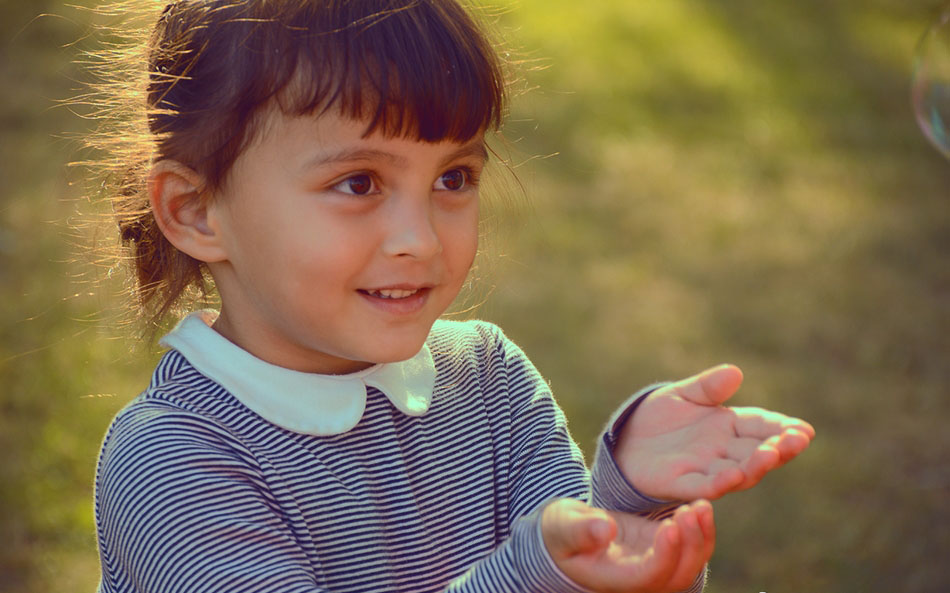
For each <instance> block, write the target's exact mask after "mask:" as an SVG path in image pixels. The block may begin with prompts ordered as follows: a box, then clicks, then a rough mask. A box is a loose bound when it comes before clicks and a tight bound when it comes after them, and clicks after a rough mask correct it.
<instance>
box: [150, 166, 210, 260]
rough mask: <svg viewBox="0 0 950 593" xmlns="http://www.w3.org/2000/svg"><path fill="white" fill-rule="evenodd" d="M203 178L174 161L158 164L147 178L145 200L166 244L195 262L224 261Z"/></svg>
mask: <svg viewBox="0 0 950 593" xmlns="http://www.w3.org/2000/svg"><path fill="white" fill-rule="evenodd" d="M204 186H205V181H204V178H203V177H202V176H201V175H200V174H199V173H198V172H197V171H195V170H194V169H191V168H190V167H187V166H185V165H183V164H181V163H179V162H178V161H172V160H161V161H158V162H156V163H155V164H153V165H152V169H151V171H149V175H148V198H149V203H150V204H151V206H152V214H153V215H154V216H155V222H157V223H158V228H160V229H161V231H162V234H163V235H165V238H166V239H168V241H169V242H170V243H171V244H172V245H174V246H175V247H177V248H178V250H179V251H182V252H184V253H187V254H188V255H190V256H191V257H193V258H195V259H197V260H198V261H203V262H206V263H212V262H218V261H222V260H225V259H227V253H226V251H225V249H224V242H223V240H222V237H221V234H220V232H219V231H218V229H217V225H216V224H214V220H212V219H211V218H210V217H209V215H208V214H209V207H208V206H209V204H208V200H207V198H205V197H204V196H203V193H204Z"/></svg>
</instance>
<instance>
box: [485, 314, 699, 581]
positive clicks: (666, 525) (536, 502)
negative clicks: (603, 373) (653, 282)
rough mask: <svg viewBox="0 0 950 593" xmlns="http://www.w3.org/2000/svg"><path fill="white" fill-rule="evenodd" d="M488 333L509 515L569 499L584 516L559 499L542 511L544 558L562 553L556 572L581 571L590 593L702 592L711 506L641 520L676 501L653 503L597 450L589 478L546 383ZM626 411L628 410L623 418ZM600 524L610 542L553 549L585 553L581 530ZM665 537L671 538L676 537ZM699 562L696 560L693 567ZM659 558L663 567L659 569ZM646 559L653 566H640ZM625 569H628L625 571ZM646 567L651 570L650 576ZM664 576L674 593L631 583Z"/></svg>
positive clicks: (509, 347)
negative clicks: (507, 472) (509, 410)
mask: <svg viewBox="0 0 950 593" xmlns="http://www.w3.org/2000/svg"><path fill="white" fill-rule="evenodd" d="M493 329H494V331H495V333H496V335H495V340H496V347H497V348H498V350H499V351H500V353H501V355H502V356H503V359H504V361H505V364H504V375H505V379H504V380H505V381H507V382H508V383H509V385H508V392H509V394H510V397H512V399H513V402H512V407H513V410H514V411H513V414H512V415H513V420H514V422H513V431H512V432H513V435H514V438H513V442H514V443H515V446H514V447H513V451H514V460H513V463H512V482H513V484H514V488H513V490H512V502H511V508H512V514H513V516H518V515H519V514H520V513H522V512H524V510H525V509H536V508H539V507H543V506H544V505H546V504H548V503H550V501H551V500H552V499H557V498H573V499H575V500H578V501H581V502H582V503H584V505H583V506H585V507H586V508H587V509H588V511H584V512H579V511H578V508H577V507H576V505H564V504H563V503H562V502H561V501H558V502H557V503H555V505H557V506H558V507H560V508H557V509H550V510H546V511H545V512H546V516H545V525H546V526H551V527H552V528H551V529H549V530H547V532H546V533H545V534H544V535H545V543H546V549H547V551H548V553H549V556H550V555H551V554H552V553H553V554H554V555H555V556H557V555H558V554H559V553H561V556H560V557H558V558H556V565H557V567H558V568H559V570H562V571H564V570H567V571H568V572H570V573H571V576H572V577H574V578H575V580H580V579H581V578H584V573H585V571H586V575H587V576H588V577H589V578H588V579H587V580H586V581H585V584H586V585H587V587H588V588H589V589H590V590H600V589H599V587H601V586H604V582H603V579H605V578H608V577H609V576H613V577H616V578H617V579H619V582H621V583H628V584H630V588H629V589H623V588H617V589H616V590H623V591H626V590H629V591H679V590H686V591H690V592H696V591H701V590H702V589H703V586H704V584H705V569H704V564H705V562H706V561H707V560H708V558H709V557H710V555H711V554H712V548H713V544H714V541H715V530H714V525H713V522H712V508H711V506H709V505H708V503H705V502H701V503H698V504H697V505H696V506H695V507H694V508H684V509H682V510H681V511H680V512H679V515H678V516H673V517H672V518H671V519H670V520H667V521H665V522H664V521H660V520H656V521H652V520H648V519H646V518H644V517H642V516H641V515H651V516H652V517H653V518H656V519H662V518H664V517H670V516H672V515H673V513H674V510H675V507H677V506H680V505H681V504H682V503H669V502H666V501H662V500H658V499H655V498H652V497H650V496H647V495H645V494H643V493H642V492H640V491H639V490H637V489H636V488H635V487H633V486H632V485H631V484H630V483H629V482H628V481H627V480H626V479H625V478H624V476H623V474H622V473H621V471H620V469H619V467H618V466H617V463H616V462H614V460H613V458H612V456H611V455H610V451H609V450H607V449H604V450H600V449H602V448H599V451H598V455H597V457H596V458H595V461H594V466H593V479H592V480H591V476H590V474H588V472H587V469H586V467H585V466H584V460H583V456H582V454H581V452H580V450H579V449H578V447H577V445H576V443H575V442H574V440H573V439H572V438H571V436H570V433H569V432H568V429H567V421H566V419H565V417H564V414H563V412H562V411H561V409H560V408H559V407H558V406H557V403H556V402H555V400H554V398H553V396H552V394H551V390H550V388H549V386H548V384H547V382H545V381H544V379H543V378H542V377H541V375H540V373H538V371H537V369H536V368H535V367H534V365H533V364H532V363H531V362H530V360H528V358H527V357H526V356H525V354H524V352H523V351H522V350H521V349H520V348H518V346H516V345H515V344H514V343H512V342H511V341H510V340H508V339H507V338H506V337H505V336H504V335H503V334H502V333H501V330H499V329H498V328H493ZM649 391H650V390H649V389H647V390H644V392H642V393H641V394H638V395H644V396H645V395H646V394H648V393H649ZM638 402H639V398H638V397H633V398H631V400H629V402H628V405H627V406H625V408H624V409H622V410H621V411H620V413H618V418H619V420H618V422H617V426H618V427H619V426H622V424H623V420H624V419H626V418H627V416H628V415H629V412H632V411H633V409H635V407H636V404H637V403H638ZM628 408H629V412H626V413H625V411H626V410H627V409H628ZM621 417H622V418H621ZM611 426H613V424H612V425H611ZM608 428H610V427H608ZM610 434H611V431H610V430H609V429H608V430H607V431H605V434H604V435H602V438H601V441H604V440H605V439H607V438H609V435H610ZM550 506H554V505H550ZM591 507H599V508H591ZM600 509H605V510H606V511H608V512H607V513H605V512H604V511H602V510H600ZM548 515H550V516H553V517H557V518H558V521H557V522H555V521H552V520H550V519H549V517H548ZM602 522H605V523H606V524H607V525H609V527H608V531H609V532H610V534H611V536H612V537H611V538H608V541H602V542H600V543H601V544H603V545H594V546H593V547H592V548H591V549H590V553H589V554H587V555H586V556H585V555H584V554H581V555H578V554H577V553H576V552H577V551H576V550H575V551H574V552H570V553H567V555H566V556H565V555H564V552H565V549H566V548H570V546H566V547H565V546H561V545H558V544H557V542H558V541H562V542H563V540H565V539H567V540H572V538H580V541H581V543H580V544H579V545H580V547H581V548H583V547H584V546H585V545H588V544H590V542H589V541H587V540H585V538H586V537H587V535H589V534H588V533H587V530H588V529H589V528H590V527H591V526H592V525H595V524H598V523H602ZM555 524H557V527H556V528H555V527H554V525H555ZM671 532H676V535H673V534H672V533H671ZM667 536H669V537H672V539H673V540H676V544H675V545H674V546H673V547H672V548H670V547H669V546H666V544H667V543H670V542H669V541H668V540H665V539H664V538H665V537H667ZM595 539H596V537H595ZM572 541H573V540H572ZM552 543H553V545H552ZM697 558H699V559H700V561H699V562H698V563H697V561H696V559H697ZM658 559H659V560H663V562H661V563H659V564H657V560H658ZM647 560H649V561H650V562H653V563H654V564H653V565H651V566H646V564H645V562H646V561H647ZM605 562H606V563H605ZM681 562H682V567H680V563H681ZM671 565H672V567H671ZM624 567H625V568H626V569H629V570H627V572H624V571H623V568H624ZM678 567H680V568H678ZM648 568H649V569H650V570H653V572H652V573H651V572H649V571H648V570H647V569H648ZM574 569H576V570H574ZM578 571H580V572H578ZM664 571H666V573H667V576H669V578H670V579H672V582H674V583H676V584H677V586H676V587H674V588H669V587H668V586H665V585H663V584H656V585H655V586H654V587H652V588H651V587H648V586H644V587H643V588H638V587H637V586H636V581H635V580H632V579H636V578H637V577H638V576H639V577H642V578H643V582H651V579H653V580H654V581H656V579H659V581H663V579H662V578H661V577H662V574H663V573H664ZM657 574H660V575H661V576H660V577H658V576H657ZM684 574H685V576H684ZM659 581H657V582H659ZM664 582H668V581H664ZM604 590H612V589H610V588H607V589H604Z"/></svg>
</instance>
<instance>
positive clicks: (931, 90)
mask: <svg viewBox="0 0 950 593" xmlns="http://www.w3.org/2000/svg"><path fill="white" fill-rule="evenodd" d="M911 99H912V101H913V104H914V114H915V115H916V117H917V123H918V124H919V125H920V129H921V130H923V131H924V135H926V136H927V139H928V140H930V142H931V143H933V145H934V146H936V147H937V150H939V151H940V152H941V154H943V156H945V157H947V158H950V8H947V9H945V10H944V11H943V13H942V14H941V15H940V18H938V19H937V21H936V22H935V23H934V24H933V25H931V27H930V28H929V29H928V30H927V32H926V33H924V36H923V37H921V39H920V43H919V44H918V45H917V51H916V55H915V58H914V74H913V83H912V86H911Z"/></svg>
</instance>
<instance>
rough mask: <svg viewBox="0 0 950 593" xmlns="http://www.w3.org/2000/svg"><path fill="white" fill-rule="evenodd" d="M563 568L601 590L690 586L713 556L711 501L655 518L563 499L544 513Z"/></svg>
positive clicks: (638, 592) (551, 546) (640, 592)
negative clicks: (660, 518) (668, 515)
mask: <svg viewBox="0 0 950 593" xmlns="http://www.w3.org/2000/svg"><path fill="white" fill-rule="evenodd" d="M541 530H542V533H543V534H544V543H545V546H547V549H548V552H549V553H550V554H551V557H552V558H553V559H554V562H555V563H556V564H557V566H558V568H560V569H561V571H562V572H563V573H564V574H565V575H567V576H568V577H569V578H570V579H571V580H573V581H574V582H575V583H576V584H578V585H580V586H582V587H586V588H588V589H590V590H592V591H596V592H598V593H647V592H649V593H672V592H675V591H682V590H684V589H687V588H689V586H690V585H692V584H693V582H694V581H695V580H696V577H697V576H698V575H699V573H700V571H702V570H703V567H704V566H705V564H706V563H707V562H708V561H709V558H710V557H711V556H712V552H713V548H714V546H715V540H716V526H715V523H714V522H713V511H712V505H711V504H709V502H708V501H705V500H701V501H697V502H694V503H693V504H689V505H683V506H681V507H679V508H678V509H676V512H675V513H674V514H673V516H672V517H670V518H668V519H665V520H663V521H652V520H650V519H647V518H644V517H639V516H637V515H632V514H627V513H621V512H615V511H605V510H603V509H597V508H593V507H590V506H588V505H586V504H584V503H583V502H580V501H578V500H573V499H566V498H565V499H560V500H556V501H554V502H552V503H551V504H549V505H548V506H547V507H545V509H544V511H543V513H542V515H541Z"/></svg>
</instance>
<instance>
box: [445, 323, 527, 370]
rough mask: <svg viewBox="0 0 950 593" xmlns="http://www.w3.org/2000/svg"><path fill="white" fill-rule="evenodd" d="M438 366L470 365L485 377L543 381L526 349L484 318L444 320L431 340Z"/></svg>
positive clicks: (457, 368) (457, 366)
mask: <svg viewBox="0 0 950 593" xmlns="http://www.w3.org/2000/svg"><path fill="white" fill-rule="evenodd" d="M427 344H428V346H429V349H430V350H431V351H432V356H433V358H434V359H435V362H436V367H437V368H439V369H447V368H453V367H455V369H456V370H461V369H460V368H459V367H468V368H469V369H472V370H474V371H475V372H476V373H477V374H478V375H480V376H481V377H482V379H483V380H487V381H492V380H496V379H498V378H500V377H501V376H504V377H505V378H506V379H514V380H518V381H526V382H529V383H537V382H539V381H541V382H543V380H542V379H541V376H540V374H539V373H538V371H537V369H536V368H535V367H534V365H533V364H532V363H531V361H530V360H529V359H528V357H527V355H526V354H525V353H524V351H523V350H522V349H521V348H520V347H518V345H517V344H515V343H514V342H513V341H512V340H511V339H510V338H508V336H506V335H505V333H504V331H502V329H501V328H500V327H498V326H497V325H495V324H494V323H491V322H488V321H482V320H469V321H452V320H444V319H440V320H438V321H436V323H435V325H433V327H432V331H431V333H430V334H429V339H428V341H427Z"/></svg>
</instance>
